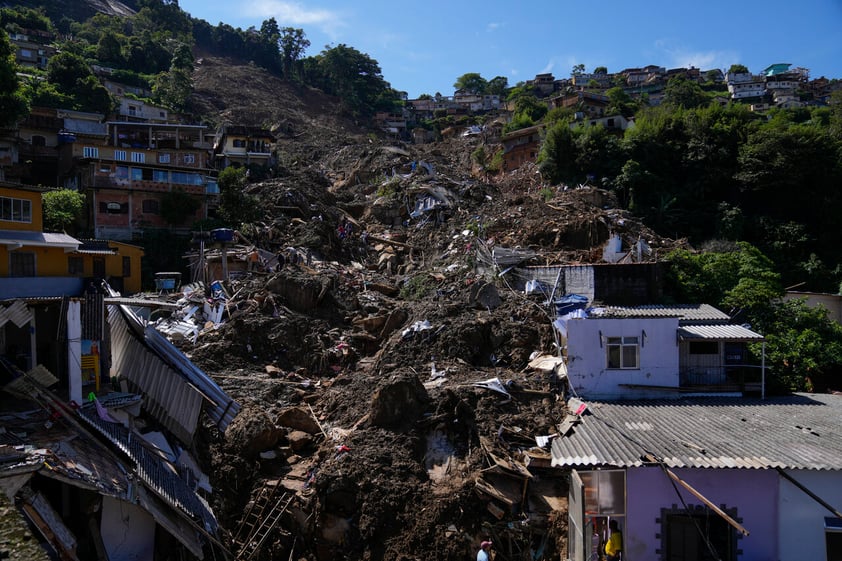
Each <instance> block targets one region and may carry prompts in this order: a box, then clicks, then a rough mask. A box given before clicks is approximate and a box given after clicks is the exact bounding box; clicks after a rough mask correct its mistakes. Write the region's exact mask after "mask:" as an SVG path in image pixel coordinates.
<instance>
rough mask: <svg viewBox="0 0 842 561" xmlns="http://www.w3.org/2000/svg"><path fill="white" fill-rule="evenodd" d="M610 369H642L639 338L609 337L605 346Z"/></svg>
mask: <svg viewBox="0 0 842 561" xmlns="http://www.w3.org/2000/svg"><path fill="white" fill-rule="evenodd" d="M605 349H606V355H607V357H608V368H610V369H636V368H640V360H639V359H640V342H639V339H638V337H636V336H635V337H608V340H607V342H606V345H605Z"/></svg>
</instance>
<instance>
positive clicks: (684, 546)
mask: <svg viewBox="0 0 842 561" xmlns="http://www.w3.org/2000/svg"><path fill="white" fill-rule="evenodd" d="M691 508H692V507H691ZM725 512H726V513H727V514H728V515H729V516H730V517H731V518H737V512H736V509H733V508H731V509H725ZM661 525H662V528H663V532H662V533H661V536H662V537H661V541H662V551H664V552H665V553H666V555H665V556H664V557H663V558H664V559H666V560H667V561H679V560H684V559H698V560H700V561H703V560H707V559H720V560H721V561H736V559H737V531H736V530H735V529H734V528H732V527H731V526H730V525H729V524H728V523H727V522H726V521H725V520H724V519H723V518H721V517H720V516H719V515H717V514H716V513H714V512H712V511H711V510H710V509H708V508H704V507H701V506H696V508H695V509H693V510H690V511H685V510H667V509H663V510H662V516H661ZM829 559H831V558H830V557H828V560H829Z"/></svg>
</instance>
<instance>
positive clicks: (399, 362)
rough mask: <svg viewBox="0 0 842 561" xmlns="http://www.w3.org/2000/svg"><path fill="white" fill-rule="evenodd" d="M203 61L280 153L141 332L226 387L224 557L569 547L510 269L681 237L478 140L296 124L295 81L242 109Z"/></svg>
mask: <svg viewBox="0 0 842 561" xmlns="http://www.w3.org/2000/svg"><path fill="white" fill-rule="evenodd" d="M217 71H218V68H217V66H216V63H215V62H214V61H213V59H207V60H206V61H204V62H203V63H202V64H201V65H199V67H198V70H197V75H196V84H197V103H205V104H206V105H207V106H208V107H211V106H213V107H215V106H217V105H218V106H219V107H225V111H226V113H225V115H224V116H223V118H225V119H228V120H236V121H237V122H248V120H249V118H250V117H251V118H252V119H253V121H254V124H260V125H265V124H266V123H267V122H271V123H274V125H273V130H275V131H277V132H278V144H277V147H276V150H277V154H278V157H277V160H278V163H277V165H276V166H275V167H274V168H273V169H272V172H271V174H270V175H271V177H270V178H268V179H264V180H261V181H257V182H255V183H253V184H252V185H251V186H250V187H249V191H250V193H251V194H254V195H257V196H258V197H259V198H260V200H261V205H262V207H263V208H264V217H263V220H262V221H261V222H259V223H254V224H248V225H243V226H242V227H241V228H240V229H239V231H238V232H237V234H238V236H239V238H238V240H237V245H234V246H231V247H230V248H229V249H228V251H227V252H223V253H225V254H224V255H223V254H220V253H219V251H218V250H215V249H211V250H209V251H208V254H207V255H206V256H203V258H202V259H199V258H198V257H197V255H196V254H193V255H192V256H189V259H190V261H191V263H192V265H193V267H194V278H193V279H192V281H193V282H192V283H189V284H187V285H186V286H187V291H182V292H180V293H177V294H173V295H171V298H170V299H171V300H173V301H175V302H177V303H178V306H176V308H177V309H176V311H175V312H172V313H171V314H170V315H169V316H168V317H165V316H167V314H166V313H165V312H161V313H160V314H161V317H160V318H156V322H157V323H156V326H157V328H158V329H159V330H160V331H161V332H162V333H163V334H165V335H166V336H167V337H168V338H170V340H171V341H172V342H173V343H174V344H176V345H178V346H179V347H180V348H181V350H182V351H183V352H184V353H185V354H186V355H187V356H188V357H189V358H190V359H191V361H193V362H194V363H195V364H196V365H197V366H199V367H200V368H202V369H203V370H204V371H206V372H208V373H210V375H211V376H212V377H213V378H214V380H215V381H216V383H218V384H219V386H220V387H221V388H223V389H224V391H226V392H227V393H228V394H230V395H232V396H234V397H235V398H236V399H237V400H238V402H239V403H242V404H243V409H242V410H241V411H240V413H239V415H238V416H237V417H236V419H235V420H234V422H233V423H232V425H231V426H230V427H229V429H228V431H227V432H226V434H225V435H224V436H222V435H221V434H219V433H218V432H217V431H215V430H214V429H213V428H212V427H206V430H205V431H204V432H203V433H202V434H201V438H202V440H203V445H202V446H201V447H200V451H199V453H200V454H201V455H202V456H203V457H202V460H203V465H205V466H207V472H208V473H209V474H211V479H212V484H213V488H214V490H215V494H214V496H213V507H214V509H215V512H216V513H217V515H218V518H219V522H220V527H221V528H222V532H223V534H224V538H225V539H224V540H223V541H225V543H227V544H228V547H229V549H230V551H231V552H232V553H233V554H235V555H239V556H240V558H244V559H245V558H253V559H274V558H283V559H287V558H289V559H312V560H327V559H341V558H344V559H372V560H376V559H395V560H409V559H431V558H435V559H442V560H444V559H466V558H468V557H467V556H472V555H475V553H476V551H475V550H476V548H477V546H478V544H479V543H480V541H482V540H484V539H491V540H493V541H494V543H495V550H496V551H497V555H498V557H499V558H500V559H512V560H514V559H533V560H534V559H558V558H559V557H560V556H563V555H565V554H566V532H567V529H566V516H565V515H564V514H565V511H566V497H567V490H566V485H567V483H566V480H565V475H564V473H563V472H562V471H560V470H556V469H550V453H549V448H548V446H547V442H548V440H549V437H550V436H551V435H553V434H556V433H558V431H559V427H560V426H564V424H565V420H566V423H567V424H568V425H569V423H570V422H572V421H571V419H573V420H575V412H570V411H568V410H567V406H566V403H567V402H566V399H565V396H564V395H563V394H562V389H561V385H560V382H559V378H560V377H562V375H563V373H561V372H559V371H558V368H559V365H558V362H554V361H553V358H552V357H553V356H554V355H557V354H558V348H557V346H556V341H555V335H554V333H553V329H552V323H551V322H552V319H553V317H554V311H551V310H550V309H549V307H548V306H547V296H546V295H545V294H543V293H531V294H529V293H527V292H526V291H525V290H524V289H523V287H522V286H521V285H522V284H523V283H521V282H517V280H518V270H520V269H521V268H523V267H541V266H547V265H558V264H580V263H599V262H603V261H604V257H606V256H609V255H610V256H611V258H612V259H632V258H635V259H638V260H642V259H653V260H654V255H655V254H657V253H658V252H664V251H668V250H669V249H671V248H674V247H680V246H681V245H682V244H683V243H684V242H682V241H681V240H679V241H674V240H667V239H662V238H659V237H658V236H657V235H656V234H655V233H654V232H652V231H650V230H648V229H647V228H645V227H644V226H643V225H642V224H641V223H640V222H638V221H637V220H635V219H634V218H633V217H632V216H630V215H629V214H628V213H626V212H623V211H620V210H617V209H616V207H617V206H618V205H617V204H616V201H615V200H614V198H613V195H612V194H611V193H609V192H607V191H604V190H601V189H596V188H592V187H589V186H568V187H565V186H549V185H546V184H544V183H543V182H542V180H541V178H540V175H539V174H538V173H537V170H536V168H535V167H534V166H526V167H523V168H521V169H519V170H516V171H515V172H512V173H508V174H502V175H501V176H499V177H485V176H484V174H482V173H479V172H478V171H477V170H476V169H475V166H474V165H473V163H472V161H471V153H472V151H473V150H474V149H475V148H476V146H477V143H478V142H484V140H483V139H481V138H479V137H478V136H475V135H474V136H467V137H466V136H460V135H452V136H449V137H448V138H445V139H443V140H441V141H438V142H431V143H428V144H422V145H409V144H403V143H399V142H386V141H382V140H379V139H376V138H375V136H374V135H364V134H362V133H361V131H360V130H358V128H357V127H356V125H355V124H354V123H352V122H350V121H347V120H345V118H344V116H342V115H341V114H338V113H331V112H330V111H326V112H325V114H324V115H323V116H322V118H321V119H316V118H314V117H312V115H314V114H316V113H317V107H316V106H321V104H322V103H323V102H324V100H322V99H321V98H318V97H312V98H309V99H308V100H307V101H301V100H302V99H307V96H302V97H296V99H297V100H299V101H297V102H296V103H298V104H299V105H295V104H291V105H290V106H288V107H278V105H277V104H272V103H267V104H265V105H262V106H260V107H262V108H263V109H262V110H261V111H259V113H260V114H259V115H253V114H252V113H254V111H257V109H254V107H256V106H258V105H259V104H252V105H249V108H245V107H239V109H238V106H237V104H234V103H227V102H226V100H224V99H215V98H214V97H213V95H212V94H211V92H210V88H211V87H210V86H209V84H212V83H213V79H212V78H213V73H214V72H217ZM217 79H220V78H219V77H217ZM252 87H253V88H268V87H267V86H266V85H265V84H263V82H262V81H261V80H257V81H255V82H254V83H253V86H252ZM278 87H281V88H291V87H293V86H291V85H289V84H284V85H282V86H278ZM214 95H216V94H214ZM219 95H222V94H219ZM306 103H310V104H311V105H313V107H305V106H304V104H306ZM269 108H271V109H269ZM496 149H497V147H496V146H489V147H487V148H486V152H488V153H493V152H494V151H496ZM609 242H610V243H611V247H612V248H613V249H611V251H610V252H608V251H607V250H606V247H607V244H609ZM632 248H637V249H636V250H632ZM255 250H256V251H257V255H258V256H259V258H258V259H255V263H254V264H253V265H252V264H250V257H249V255H251V254H252V252H254V251H255ZM214 252H216V253H214ZM222 260H225V262H226V263H225V264H226V267H225V268H226V269H227V278H225V279H222V280H220V278H221V277H219V276H218V274H219V264H220V261H222ZM211 271H212V272H214V274H215V275H216V276H213V275H212V278H207V277H208V274H209V272H211ZM521 280H522V279H521ZM191 322H192V323H193V325H192V326H190V325H189V324H190V323H191ZM547 355H549V360H542V359H541V357H547ZM536 357H537V359H536ZM547 364H549V365H550V366H549V367H546V365H547Z"/></svg>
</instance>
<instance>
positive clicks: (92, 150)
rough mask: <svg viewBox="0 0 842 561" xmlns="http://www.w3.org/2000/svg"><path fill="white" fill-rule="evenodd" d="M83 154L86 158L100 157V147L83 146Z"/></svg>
mask: <svg viewBox="0 0 842 561" xmlns="http://www.w3.org/2000/svg"><path fill="white" fill-rule="evenodd" d="M82 156H83V157H85V158H99V148H97V147H96V146H83V147H82Z"/></svg>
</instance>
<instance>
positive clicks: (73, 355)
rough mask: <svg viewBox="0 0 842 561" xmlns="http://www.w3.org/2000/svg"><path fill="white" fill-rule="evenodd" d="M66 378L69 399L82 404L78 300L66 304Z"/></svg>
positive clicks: (80, 329) (80, 311)
mask: <svg viewBox="0 0 842 561" xmlns="http://www.w3.org/2000/svg"><path fill="white" fill-rule="evenodd" d="M67 379H68V385H69V388H68V390H69V393H70V400H71V401H75V402H76V403H78V404H79V405H82V403H84V402H83V401H82V303H81V302H80V301H78V300H71V301H70V302H68V304H67Z"/></svg>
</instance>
